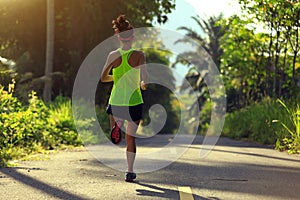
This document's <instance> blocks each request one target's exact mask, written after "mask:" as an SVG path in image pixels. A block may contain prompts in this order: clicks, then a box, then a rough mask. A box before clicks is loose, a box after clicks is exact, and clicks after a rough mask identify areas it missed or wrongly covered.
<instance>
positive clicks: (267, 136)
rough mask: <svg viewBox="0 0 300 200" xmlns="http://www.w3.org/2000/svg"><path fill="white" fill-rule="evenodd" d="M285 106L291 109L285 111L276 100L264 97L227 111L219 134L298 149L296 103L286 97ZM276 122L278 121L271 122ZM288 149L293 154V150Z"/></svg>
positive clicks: (280, 147)
mask: <svg viewBox="0 0 300 200" xmlns="http://www.w3.org/2000/svg"><path fill="white" fill-rule="evenodd" d="M298 101H299V100H298ZM285 105H286V108H287V107H290V110H293V112H287V110H286V108H284V107H283V106H282V105H281V104H280V103H278V101H276V100H273V99H269V98H267V99H264V100H263V101H262V102H259V103H253V104H252V105H250V106H248V107H245V108H242V109H240V110H238V111H235V112H233V113H227V114H226V119H225V124H224V128H223V136H228V137H231V138H234V139H247V140H250V141H254V142H259V143H262V144H271V145H275V148H276V149H279V150H291V148H293V149H295V148H299V145H300V143H299V142H300V141H299V140H300V139H299V112H300V111H299V102H297V101H292V100H290V101H287V102H286V104H285ZM297 113H298V114H297ZM297 120H298V121H297ZM277 121H278V122H280V123H274V122H277ZM296 127H298V128H296ZM289 130H293V131H289ZM297 130H298V132H297ZM291 132H292V133H293V134H291ZM290 152H291V153H293V150H291V151H290ZM294 152H297V150H296V151H294Z"/></svg>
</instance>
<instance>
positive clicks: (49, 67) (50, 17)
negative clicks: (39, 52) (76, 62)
mask: <svg viewBox="0 0 300 200" xmlns="http://www.w3.org/2000/svg"><path fill="white" fill-rule="evenodd" d="M53 54H54V0H47V41H46V66H45V85H44V91H43V97H44V101H45V102H48V101H50V100H51V91H52V77H51V76H52V72H53Z"/></svg>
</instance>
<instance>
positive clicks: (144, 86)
mask: <svg viewBox="0 0 300 200" xmlns="http://www.w3.org/2000/svg"><path fill="white" fill-rule="evenodd" d="M139 66H140V69H141V78H142V80H141V89H142V90H146V89H147V83H148V71H147V66H146V56H145V54H144V53H142V52H141V56H140V59H139Z"/></svg>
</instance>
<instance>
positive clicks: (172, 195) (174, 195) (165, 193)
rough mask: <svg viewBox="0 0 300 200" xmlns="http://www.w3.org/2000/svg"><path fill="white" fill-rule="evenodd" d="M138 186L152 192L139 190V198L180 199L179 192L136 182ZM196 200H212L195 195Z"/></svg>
mask: <svg viewBox="0 0 300 200" xmlns="http://www.w3.org/2000/svg"><path fill="white" fill-rule="evenodd" d="M135 183H136V184H138V185H140V186H144V187H148V188H150V189H152V190H146V189H137V190H136V192H137V195H138V196H150V197H161V198H168V199H178V197H179V193H178V191H177V190H171V189H167V188H163V187H158V186H155V185H151V184H148V183H142V182H139V181H138V182H135ZM153 190H158V191H160V192H155V191H153ZM193 197H194V199H199V200H212V199H207V198H204V197H200V196H198V195H195V194H193Z"/></svg>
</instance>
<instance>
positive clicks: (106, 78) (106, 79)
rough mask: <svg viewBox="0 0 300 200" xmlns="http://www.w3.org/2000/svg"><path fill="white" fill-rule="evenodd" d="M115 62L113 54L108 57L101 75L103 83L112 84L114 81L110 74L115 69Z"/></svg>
mask: <svg viewBox="0 0 300 200" xmlns="http://www.w3.org/2000/svg"><path fill="white" fill-rule="evenodd" d="M113 61H114V59H113V53H112V52H111V53H110V54H109V55H108V56H107V60H106V63H105V65H104V68H103V71H102V74H101V82H104V83H107V82H112V81H114V79H113V76H112V75H110V74H109V72H110V70H111V68H112V67H113V64H112V62H113Z"/></svg>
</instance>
